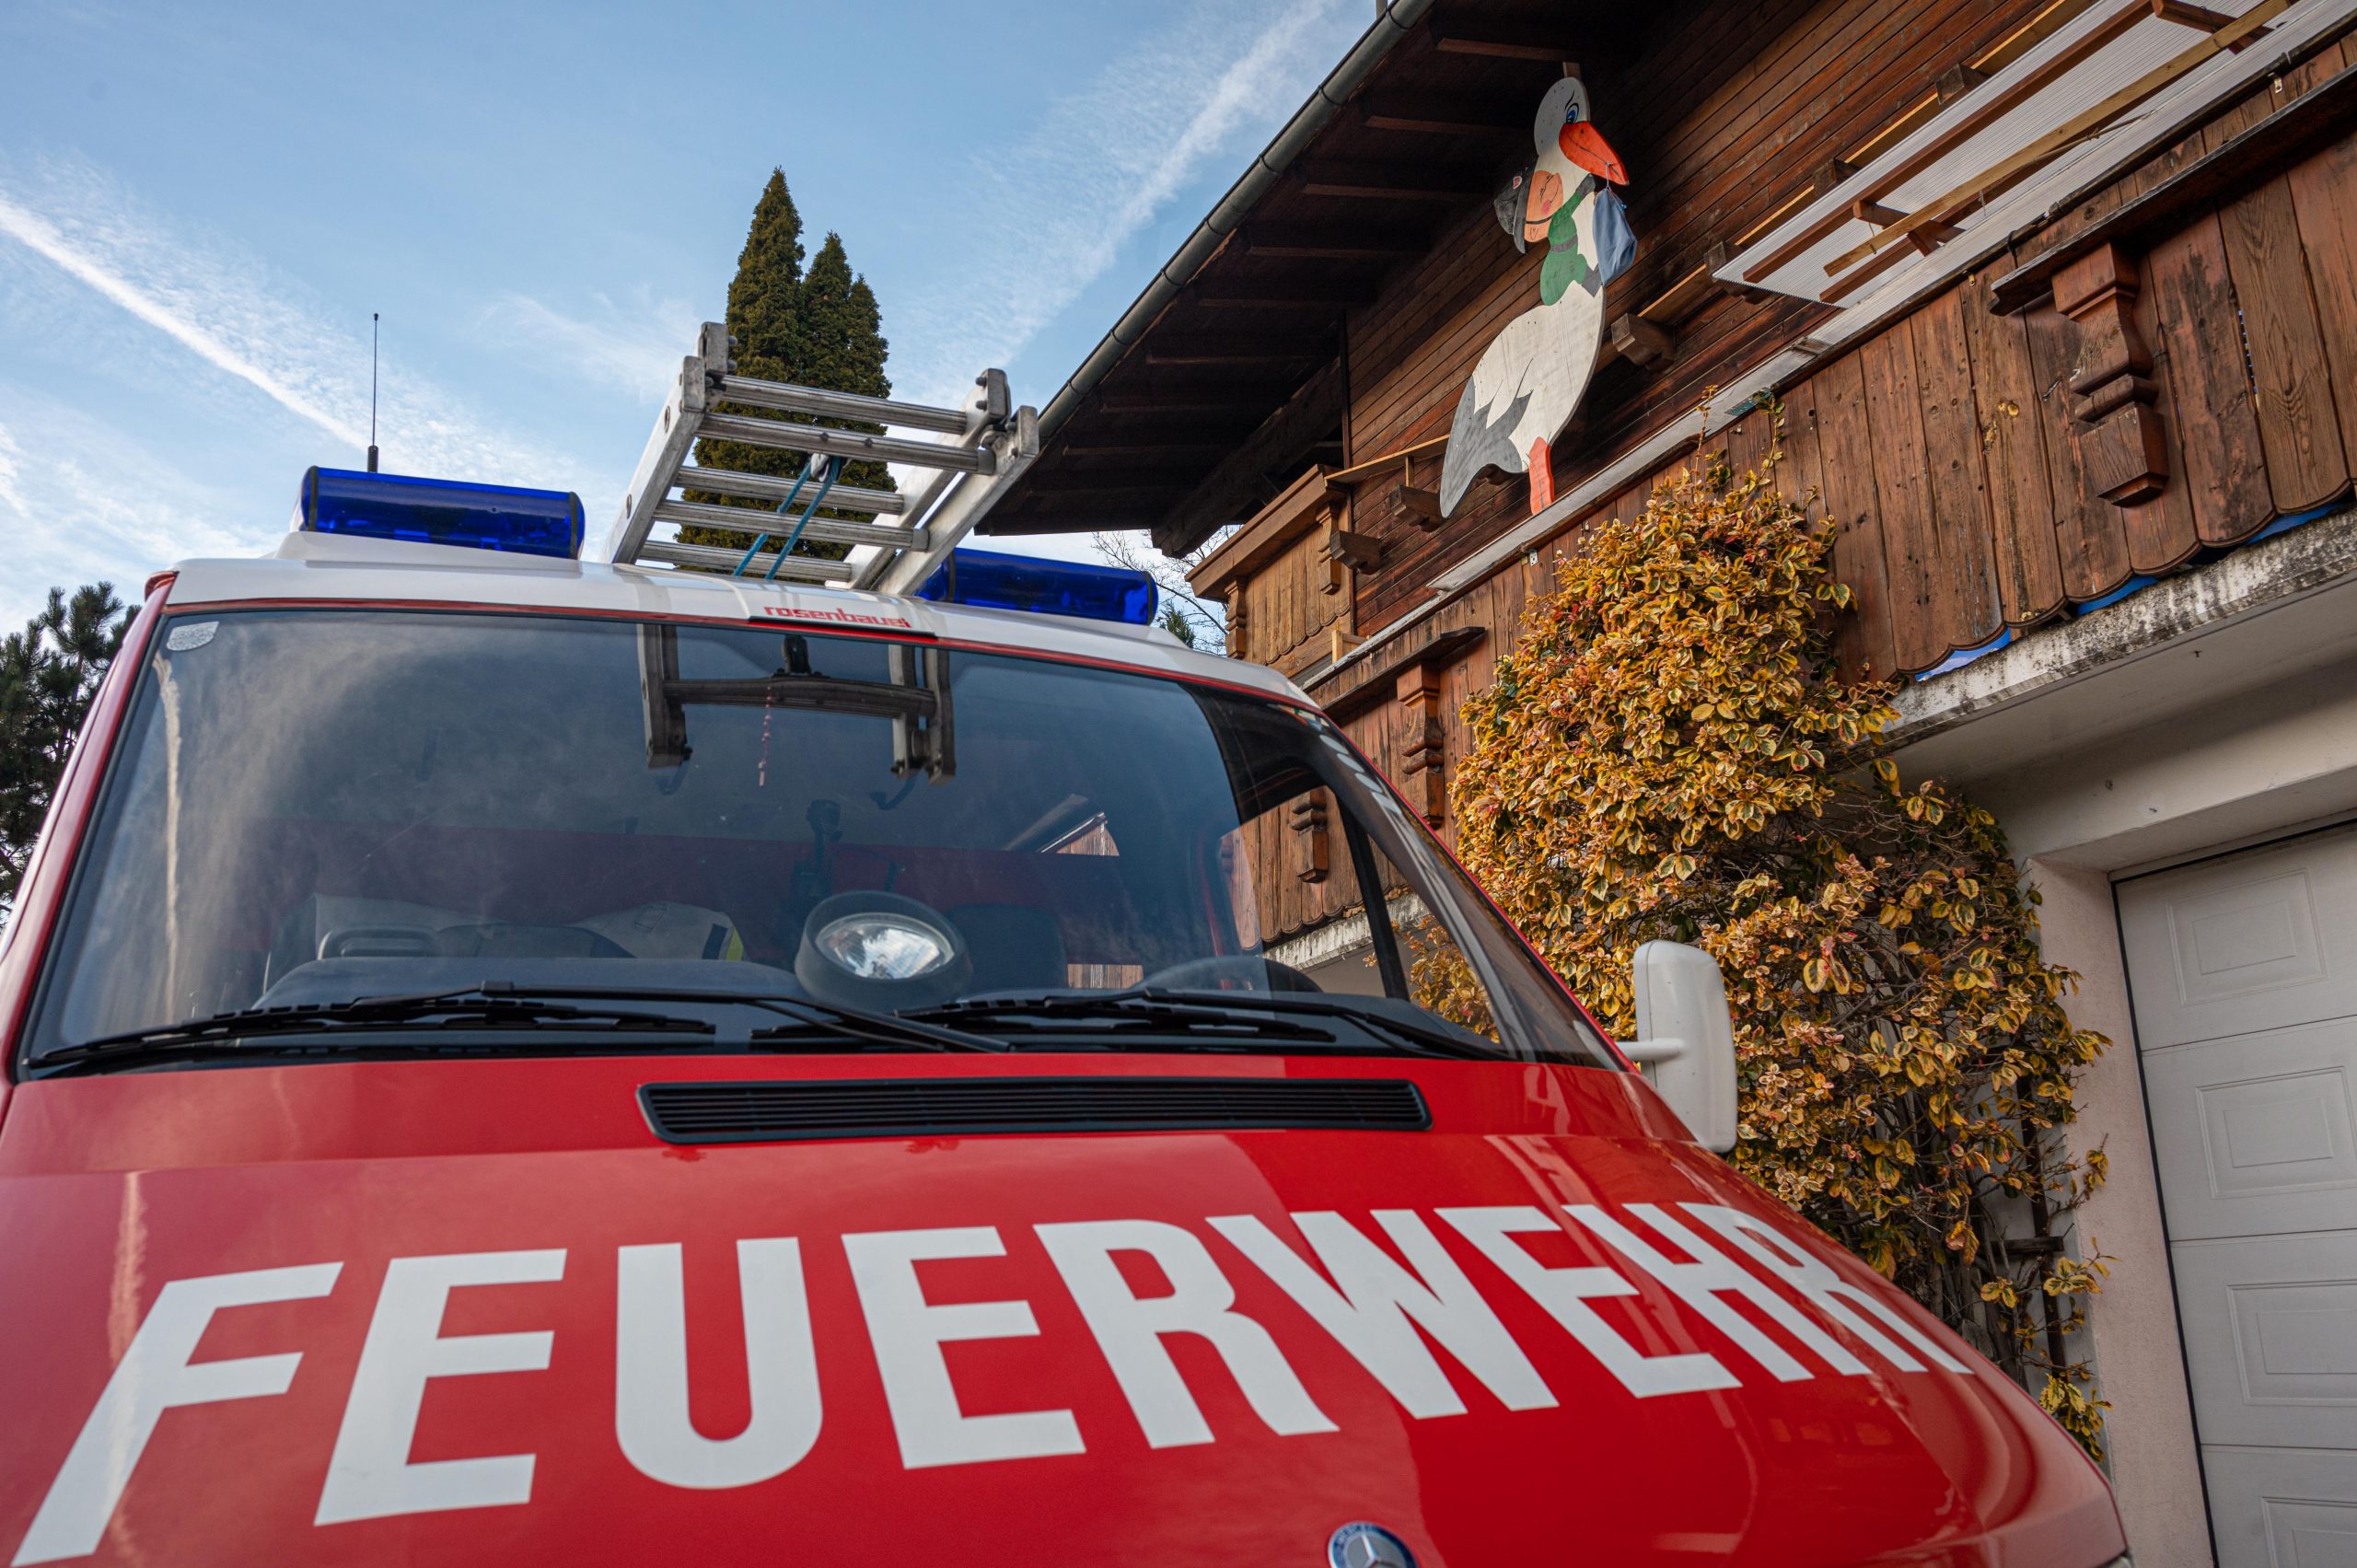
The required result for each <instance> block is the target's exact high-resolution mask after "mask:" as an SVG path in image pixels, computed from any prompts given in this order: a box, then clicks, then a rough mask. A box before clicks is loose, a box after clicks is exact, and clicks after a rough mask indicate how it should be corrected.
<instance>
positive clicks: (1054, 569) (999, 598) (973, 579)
mask: <svg viewBox="0 0 2357 1568" xmlns="http://www.w3.org/2000/svg"><path fill="white" fill-rule="evenodd" d="M949 555H950V559H949V560H948V562H947V563H945V564H944V565H942V566H941V567H940V568H939V569H938V570H936V571H935V573H934V575H932V576H930V577H928V578H926V579H925V583H924V587H921V588H919V589H918V590H917V598H929V599H935V600H937V601H940V602H942V603H946V604H964V605H971V606H974V607H975V608H977V609H981V610H1028V611H1030V612H1031V613H1033V614H1035V615H1076V616H1080V617H1082V618H1083V619H1085V620H1089V621H1120V622H1121V623H1123V624H1125V625H1130V626H1146V625H1151V624H1152V623H1153V621H1154V609H1155V598H1156V591H1155V586H1154V578H1153V577H1152V576H1151V575H1148V574H1147V573H1144V572H1139V571H1133V570H1132V569H1130V568H1128V567H1123V566H1093V565H1090V564H1088V563H1086V562H1081V561H1043V560H1041V559H1040V558H1039V557H1038V556H1036V555H1009V554H1006V553H1005V552H1003V551H996V550H966V549H958V550H953V551H951V552H949ZM953 583H954V585H955V587H953V586H952V585H953Z"/></svg>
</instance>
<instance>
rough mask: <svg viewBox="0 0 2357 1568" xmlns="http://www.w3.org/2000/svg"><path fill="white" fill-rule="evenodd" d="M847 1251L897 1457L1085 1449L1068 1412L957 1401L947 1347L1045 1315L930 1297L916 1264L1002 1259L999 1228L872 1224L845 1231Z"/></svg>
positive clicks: (1020, 1332)
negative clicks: (977, 1409) (992, 1410)
mask: <svg viewBox="0 0 2357 1568" xmlns="http://www.w3.org/2000/svg"><path fill="white" fill-rule="evenodd" d="M843 1252H844V1254H845V1256H847V1257H848V1258H849V1259H850V1260H851V1277H852V1282H853V1283H854V1284H856V1285H857V1286H858V1287H859V1307H860V1311H861V1312H863V1313H864V1314H865V1316H866V1318H867V1337H868V1339H869V1340H870V1341H871V1342H873V1343H874V1345H875V1349H876V1368H877V1371H878V1372H879V1373H881V1374H882V1375H883V1378H884V1400H885V1403H887V1404H888V1405H889V1406H890V1407H891V1411H892V1430H893V1431H894V1432H895V1433H896V1434H899V1436H900V1463H902V1464H903V1465H905V1466H907V1467H908V1468H909V1469H912V1470H913V1469H924V1468H926V1467H927V1466H931V1465H968V1464H974V1463H976V1462H978V1461H981V1460H983V1459H1023V1458H1037V1457H1039V1456H1042V1455H1049V1454H1078V1453H1084V1452H1086V1445H1085V1444H1083V1443H1082V1442H1081V1440H1080V1423H1077V1422H1075V1421H1074V1420H1073V1416H1072V1411H1068V1410H1056V1411H1020V1412H1017V1413H1014V1414H1006V1415H968V1414H966V1413H965V1412H964V1411H961V1410H959V1409H958V1390H957V1389H956V1388H953V1387H951V1386H950V1382H949V1365H948V1363H947V1362H946V1361H945V1360H943V1359H942V1354H941V1347H942V1346H943V1345H944V1344H946V1343H949V1342H952V1341H957V1340H1016V1339H1028V1338H1029V1337H1030V1336H1032V1335H1034V1334H1037V1333H1038V1332H1039V1320H1038V1319H1037V1318H1033V1317H1032V1316H1031V1304H1030V1303H1029V1302H1026V1301H961V1302H954V1303H935V1302H930V1301H927V1300H926V1299H925V1298H924V1287H923V1285H922V1284H920V1283H918V1282H917V1271H916V1265H917V1263H918V1262H919V1260H923V1259H933V1258H1004V1257H1005V1256H1006V1244H1005V1243H1004V1242H1003V1241H1001V1240H1000V1239H999V1234H998V1232H997V1231H996V1230H995V1229H993V1227H992V1226H989V1225H971V1226H967V1227H963V1228H953V1229H947V1230H880V1231H870V1232H868V1233H866V1234H865V1235H860V1236H846V1237H843Z"/></svg>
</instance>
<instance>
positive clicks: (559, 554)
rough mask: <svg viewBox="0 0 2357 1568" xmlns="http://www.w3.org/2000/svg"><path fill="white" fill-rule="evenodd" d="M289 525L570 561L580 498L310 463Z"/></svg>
mask: <svg viewBox="0 0 2357 1568" xmlns="http://www.w3.org/2000/svg"><path fill="white" fill-rule="evenodd" d="M295 516H296V526H297V527H298V528H304V529H307V530H308V531H310V532H313V533H333V534H354V535H357V536H359V537H361V538H364V539H399V540H409V541H411V542H412V543H414V544H454V545H460V546H463V547H466V548H469V549H472V550H499V551H505V552H510V553H514V554H523V555H547V556H554V557H556V558H558V559H560V560H565V561H572V560H577V559H578V558H579V557H580V554H581V539H582V534H583V531H584V530H583V519H582V511H581V497H580V496H578V495H575V494H572V493H571V492H570V491H563V490H525V489H521V488H519V487H517V486H516V485H509V484H468V483H465V482H460V481H457V480H448V479H417V478H413V477H412V476H410V475H407V474H394V473H360V472H356V471H354V470H351V469H322V468H315V469H312V470H310V471H309V472H308V473H306V474H304V476H303V489H302V494H300V495H299V496H297V497H296V503H295Z"/></svg>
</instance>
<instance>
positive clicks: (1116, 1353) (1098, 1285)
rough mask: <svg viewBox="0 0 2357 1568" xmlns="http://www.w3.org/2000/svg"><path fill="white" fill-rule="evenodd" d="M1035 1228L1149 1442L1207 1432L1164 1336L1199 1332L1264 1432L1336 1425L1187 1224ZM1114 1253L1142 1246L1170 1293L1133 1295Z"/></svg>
mask: <svg viewBox="0 0 2357 1568" xmlns="http://www.w3.org/2000/svg"><path fill="white" fill-rule="evenodd" d="M1038 1228H1039V1240H1040V1242H1041V1243H1042V1244H1043V1245H1045V1246H1046V1248H1047V1249H1048V1256H1050V1257H1051V1258H1053V1259H1054V1260H1055V1262H1056V1268H1057V1271H1058V1272H1061V1273H1062V1275H1063V1277H1064V1285H1065V1288H1067V1289H1068V1290H1070V1291H1071V1292H1072V1298H1073V1300H1074V1302H1075V1303H1077V1304H1078V1305H1079V1307H1080V1313H1081V1316H1082V1317H1084V1318H1086V1319H1088V1329H1089V1331H1090V1332H1091V1333H1093V1334H1095V1335H1096V1336H1097V1347H1098V1348H1099V1349H1101V1350H1102V1351H1103V1352H1104V1353H1105V1360H1106V1362H1107V1363H1108V1364H1109V1365H1111V1367H1112V1368H1113V1376H1114V1377H1115V1378H1116V1379H1117V1380H1119V1381H1120V1385H1121V1392H1122V1393H1123V1394H1125V1395H1127V1396H1128V1398H1129V1401H1130V1409H1131V1411H1133V1412H1134V1413H1135V1414H1136V1416H1137V1418H1138V1425H1139V1426H1141V1427H1143V1428H1144V1431H1145V1440H1146V1442H1147V1444H1148V1445H1149V1446H1153V1447H1156V1448H1170V1447H1176V1446H1179V1445H1181V1444H1187V1443H1208V1442H1210V1441H1211V1440H1212V1430H1211V1427H1210V1425H1209V1424H1208V1423H1206V1422H1205V1421H1204V1420H1203V1412H1202V1410H1201V1409H1200V1408H1199V1407H1198V1406H1197V1405H1196V1403H1195V1397H1194V1396H1193V1395H1192V1394H1190V1393H1189V1392H1188V1391H1187V1383H1186V1380H1185V1379H1184V1378H1182V1377H1180V1376H1179V1368H1178V1367H1177V1366H1176V1365H1173V1364H1172V1362H1171V1360H1170V1353H1169V1351H1168V1350H1167V1349H1166V1348H1165V1347H1164V1345H1163V1343H1162V1336H1163V1335H1165V1334H1197V1335H1200V1336H1202V1338H1203V1339H1204V1340H1206V1341H1208V1342H1210V1344H1211V1346H1212V1348H1213V1350H1215V1351H1217V1352H1218V1353H1219V1354H1220V1359H1221V1360H1223V1361H1225V1363H1226V1364H1227V1369H1228V1371H1229V1373H1230V1374H1231V1375H1232V1376H1234V1377H1235V1378H1236V1382H1237V1387H1238V1388H1241V1389H1243V1391H1244V1398H1245V1399H1246V1400H1248V1401H1249V1402H1250V1404H1251V1406H1252V1410H1253V1412H1254V1413H1255V1414H1257V1415H1259V1416H1260V1419H1261V1420H1262V1421H1263V1422H1265V1423H1268V1427H1269V1430H1270V1431H1271V1432H1274V1433H1278V1434H1282V1435H1285V1436H1291V1435H1293V1434H1295V1433H1301V1432H1331V1431H1333V1430H1334V1423H1332V1422H1330V1421H1329V1420H1327V1419H1326V1412H1325V1411H1321V1410H1319V1409H1318V1406H1317V1405H1316V1404H1315V1403H1313V1402H1312V1401H1311V1400H1310V1398H1309V1390H1308V1389H1306V1388H1303V1387H1302V1386H1301V1379H1300V1378H1298V1377H1296V1376H1294V1372H1293V1368H1292V1367H1291V1366H1289V1365H1286V1364H1285V1358H1284V1356H1283V1353H1280V1352H1279V1351H1278V1349H1277V1342H1275V1341H1274V1340H1272V1339H1271V1338H1270V1337H1269V1331H1268V1330H1266V1329H1263V1328H1262V1327H1260V1324H1258V1323H1256V1322H1254V1321H1253V1320H1252V1319H1251V1318H1247V1317H1245V1316H1244V1315H1243V1314H1242V1313H1240V1312H1237V1311H1234V1310H1231V1309H1232V1308H1233V1307H1235V1305H1236V1287H1235V1286H1233V1285H1231V1284H1229V1283H1227V1276H1226V1275H1225V1274H1223V1273H1221V1272H1219V1265H1218V1264H1217V1263H1214V1262H1213V1261H1212V1255H1211V1254H1210V1253H1209V1252H1207V1251H1205V1250H1204V1249H1203V1244H1202V1242H1201V1241H1198V1240H1196V1239H1195V1236H1194V1233H1193V1232H1191V1231H1188V1230H1184V1229H1181V1228H1180V1227H1179V1226H1178V1225H1164V1224H1161V1223H1160V1222H1158V1221H1155V1220H1091V1221H1082V1222H1079V1223H1076V1224H1070V1225H1040V1226H1039V1227H1038ZM1116 1252H1143V1253H1144V1254H1145V1255H1146V1256H1147V1257H1149V1258H1152V1259H1153V1260H1155V1263H1156V1264H1157V1265H1159V1266H1160V1267H1161V1270H1162V1272H1163V1274H1164V1276H1165V1277H1167V1279H1168V1280H1169V1282H1170V1294H1169V1295H1157V1296H1151V1297H1148V1298H1146V1299H1144V1300H1140V1299H1139V1298H1138V1297H1137V1296H1135V1295H1132V1294H1131V1293H1130V1287H1129V1285H1128V1283H1126V1282H1125V1281H1123V1280H1122V1278H1121V1270H1120V1265H1119V1264H1117V1263H1115V1262H1114V1261H1113V1254H1114V1253H1116Z"/></svg>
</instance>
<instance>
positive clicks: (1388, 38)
mask: <svg viewBox="0 0 2357 1568" xmlns="http://www.w3.org/2000/svg"><path fill="white" fill-rule="evenodd" d="M1378 6H1379V11H1380V14H1379V15H1378V16H1377V17H1376V21H1375V25H1374V26H1373V27H1371V28H1369V29H1366V31H1365V32H1364V33H1362V34H1360V35H1359V41H1358V42H1356V43H1355V44H1353V45H1352V46H1351V52H1349V53H1348V54H1345V55H1344V56H1342V63H1341V64H1339V65H1337V66H1335V67H1334V69H1333V72H1332V74H1330V75H1328V76H1327V78H1326V79H1325V80H1324V81H1322V82H1320V83H1319V84H1318V90H1317V91H1316V92H1314V93H1312V94H1310V95H1309V101H1308V102H1306V103H1305V104H1303V105H1302V106H1301V108H1300V109H1298V110H1295V112H1294V117H1293V118H1292V119H1291V120H1289V121H1287V122H1285V126H1284V129H1283V130H1282V131H1279V132H1278V133H1277V134H1276V136H1275V138H1274V139H1273V140H1271V142H1270V143H1269V145H1267V146H1266V147H1264V148H1262V149H1261V151H1260V157H1257V158H1255V159H1253V160H1252V164H1251V167H1249V168H1247V169H1246V170H1245V171H1244V177H1243V178H1242V179H1240V180H1237V182H1236V183H1235V184H1234V185H1232V186H1230V187H1229V188H1228V192H1227V194H1226V195H1225V196H1224V197H1222V198H1221V199H1220V202H1219V204H1218V205H1217V206H1215V207H1213V209H1212V210H1211V215H1210V216H1208V217H1206V218H1205V219H1203V221H1202V223H1200V224H1198V225H1196V226H1195V232H1194V233H1192V234H1190V235H1189V236H1188V237H1187V240H1186V243H1184V244H1182V245H1181V246H1179V250H1178V253H1177V254H1175V255H1173V256H1172V257H1171V258H1170V260H1169V261H1166V262H1164V263H1163V264H1162V270H1161V271H1159V272H1157V273H1155V274H1154V277H1153V279H1152V280H1151V281H1150V282H1148V283H1147V285H1145V290H1144V293H1142V294H1140V295H1139V296H1138V297H1137V301H1136V303H1134V304H1132V306H1131V307H1130V308H1129V309H1128V310H1126V311H1124V312H1123V313H1122V315H1121V319H1120V320H1118V321H1116V322H1114V323H1113V330H1112V331H1109V332H1108V333H1106V334H1105V338H1104V341H1103V342H1101V343H1098V344H1097V346H1096V347H1095V348H1094V349H1092V350H1090V351H1089V354H1088V357H1087V358H1086V359H1084V360H1082V361H1081V362H1080V368H1079V369H1077V370H1075V371H1074V372H1073V373H1072V378H1071V379H1070V380H1068V381H1066V382H1065V383H1064V384H1063V389H1062V390H1061V391H1059V392H1058V393H1057V394H1056V395H1055V397H1054V398H1053V399H1052V400H1051V401H1050V402H1049V404H1048V407H1047V409H1046V411H1045V412H1042V413H1041V414H1040V415H1039V439H1040V440H1041V441H1042V442H1045V441H1047V440H1048V439H1050V438H1051V437H1052V436H1054V435H1055V433H1056V431H1057V430H1058V429H1059V428H1061V427H1062V424H1063V423H1064V421H1065V420H1067V419H1070V418H1071V417H1072V415H1073V413H1074V411H1075V410H1077V409H1078V408H1079V407H1080V405H1081V403H1082V402H1083V401H1085V400H1086V398H1087V397H1088V395H1089V393H1091V392H1093V391H1095V390H1096V389H1097V382H1098V381H1100V380H1102V379H1103V378H1104V376H1105V373H1106V372H1107V371H1108V370H1110V369H1111V368H1113V366H1115V365H1117V364H1119V363H1120V359H1121V356H1122V355H1123V354H1127V353H1129V351H1130V350H1131V349H1132V347H1134V346H1135V345H1136V343H1137V342H1138V340H1139V339H1140V338H1143V337H1144V336H1145V332H1146V329H1147V328H1148V327H1151V326H1152V325H1154V321H1155V318H1156V317H1157V316H1160V315H1161V314H1162V311H1163V308H1164V307H1165V306H1167V305H1168V304H1169V303H1170V301H1171V300H1172V299H1173V298H1175V297H1177V296H1178V293H1179V290H1180V289H1181V288H1183V287H1185V286H1186V284H1187V281H1188V280H1189V279H1190V278H1191V277H1193V276H1194V275H1195V270H1196V269H1197V268H1199V267H1201V266H1202V264H1203V263H1204V262H1205V261H1208V260H1210V258H1211V254H1212V252H1213V251H1214V250H1218V249H1219V248H1220V245H1221V243H1222V242H1223V241H1225V239H1226V238H1227V237H1228V236H1229V235H1231V234H1233V233H1235V232H1236V229H1237V226H1239V225H1240V224H1242V223H1243V222H1244V220H1245V218H1246V216H1247V215H1249V214H1250V213H1251V211H1252V209H1253V208H1254V207H1255V206H1257V205H1259V203H1260V198H1261V197H1262V196H1263V195H1264V194H1266V193H1267V192H1268V190H1269V188H1270V187H1271V186H1272V185H1274V184H1275V183H1276V182H1277V180H1278V179H1279V178H1280V177H1281V176H1283V173H1284V172H1285V170H1286V169H1287V168H1291V167H1292V165H1293V160H1294V159H1295V158H1297V157H1300V156H1301V155H1302V153H1303V151H1304V150H1306V148H1307V147H1308V145H1309V144H1310V142H1311V141H1312V140H1314V139H1315V138H1316V137H1317V135H1318V133H1319V132H1320V131H1323V130H1324V129H1325V128H1326V126H1327V124H1328V123H1329V122H1330V121H1332V119H1333V118H1334V115H1335V112H1336V111H1337V110H1340V109H1341V107H1342V105H1343V104H1345V103H1347V102H1348V101H1350V98H1351V95H1352V94H1353V93H1354V92H1356V91H1357V90H1358V89H1359V87H1360V85H1361V84H1362V83H1364V81H1365V80H1366V79H1367V77H1368V76H1369V75H1371V74H1373V72H1374V70H1375V67H1376V64H1378V63H1380V62H1381V61H1382V59H1383V57H1384V56H1385V55H1387V54H1388V53H1390V52H1391V46H1392V45H1393V44H1395V43H1398V42H1399V41H1400V40H1401V39H1403V38H1405V37H1407V36H1408V33H1409V31H1410V30H1411V29H1413V28H1414V27H1415V25H1416V24H1417V23H1418V22H1420V21H1422V20H1423V17H1424V13H1425V12H1427V11H1429V10H1431V9H1432V6H1433V0H1378Z"/></svg>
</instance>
